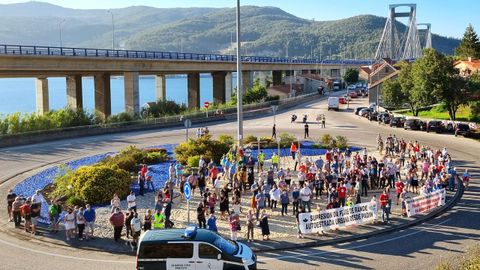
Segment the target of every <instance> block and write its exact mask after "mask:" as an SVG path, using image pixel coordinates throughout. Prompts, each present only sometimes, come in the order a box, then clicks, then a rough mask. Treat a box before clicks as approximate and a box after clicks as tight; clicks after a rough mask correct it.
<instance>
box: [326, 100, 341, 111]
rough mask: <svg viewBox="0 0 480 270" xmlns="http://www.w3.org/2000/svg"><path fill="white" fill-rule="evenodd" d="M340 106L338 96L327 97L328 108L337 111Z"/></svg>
mask: <svg viewBox="0 0 480 270" xmlns="http://www.w3.org/2000/svg"><path fill="white" fill-rule="evenodd" d="M339 106H340V99H339V98H338V97H329V98H328V110H330V109H332V110H335V111H338V109H339Z"/></svg>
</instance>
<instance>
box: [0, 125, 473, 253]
mask: <svg viewBox="0 0 480 270" xmlns="http://www.w3.org/2000/svg"><path fill="white" fill-rule="evenodd" d="M207 132H208V131H207ZM377 143H378V151H379V153H380V157H379V158H378V160H377V157H375V156H373V155H370V154H369V153H368V151H367V149H366V148H364V149H362V150H361V151H358V152H352V151H350V149H348V148H347V149H345V150H344V151H340V150H339V149H335V148H333V149H329V150H327V151H326V153H325V155H321V156H317V157H302V155H301V153H300V151H299V150H298V149H297V146H296V145H295V143H292V146H291V148H290V150H291V157H292V161H291V164H294V165H292V168H286V169H284V168H282V167H280V166H279V162H278V158H279V157H278V155H276V154H273V155H272V156H271V158H270V159H271V162H270V163H269V164H268V166H266V165H267V164H266V161H265V159H266V157H265V154H264V153H263V152H262V151H260V152H259V153H258V155H257V156H255V157H254V156H253V155H252V151H250V150H249V149H242V148H238V147H236V148H232V149H231V150H230V151H229V152H228V153H225V155H223V157H222V159H221V160H220V164H219V165H220V166H219V167H217V166H216V164H214V162H213V161H211V160H207V159H206V158H204V157H203V156H202V157H201V158H200V160H199V164H198V168H196V169H194V170H193V171H190V172H189V173H187V172H186V170H185V167H184V166H183V165H182V164H181V163H178V162H177V163H172V164H171V165H170V166H169V168H168V180H167V181H166V182H165V185H164V187H163V188H161V189H160V190H155V188H154V185H153V183H151V181H152V180H151V172H150V171H149V170H148V168H147V166H142V168H141V170H140V171H139V173H138V181H139V184H140V186H141V191H140V193H139V195H143V192H144V189H145V188H147V189H150V190H152V191H154V192H155V207H154V208H153V209H148V210H146V212H145V213H139V211H137V209H138V207H137V197H136V195H135V193H134V192H133V191H132V192H131V193H130V195H128V196H127V198H126V200H127V209H126V211H124V210H125V209H121V199H120V198H119V197H118V195H117V194H115V195H114V196H113V198H112V200H111V216H110V218H109V221H110V224H111V225H112V227H113V230H114V240H115V241H119V240H120V239H121V236H122V231H123V228H125V229H126V234H125V235H126V237H127V238H128V239H130V238H131V239H132V241H131V242H130V243H131V244H132V248H134V247H135V245H136V243H137V241H138V239H139V236H140V234H141V231H142V230H143V231H147V230H151V229H168V228H172V227H173V226H174V222H173V221H172V207H173V206H174V204H181V203H182V202H183V201H184V194H183V190H184V186H185V184H186V183H189V184H190V186H191V188H192V197H193V198H194V199H195V201H198V204H197V205H196V209H195V210H196V218H197V222H198V227H200V228H205V229H208V230H212V231H215V232H217V231H218V226H217V223H218V222H219V221H222V222H226V223H227V224H228V225H229V228H230V238H231V239H232V240H237V239H238V235H239V232H240V231H245V232H246V233H245V235H246V240H247V241H248V242H250V241H253V240H254V230H256V229H258V230H260V231H261V235H262V238H263V240H268V239H269V237H270V226H269V217H270V215H271V213H272V211H280V214H281V216H292V217H295V218H296V220H297V222H298V216H299V214H300V213H304V212H311V211H312V209H313V211H322V210H325V209H333V208H339V207H345V206H353V205H355V204H358V203H361V201H362V197H368V194H369V193H370V194H371V192H372V190H375V192H378V191H380V194H379V196H378V201H377V196H375V195H373V197H372V199H371V200H370V202H371V203H375V204H376V203H378V204H379V205H380V208H381V210H382V221H383V222H389V218H390V217H389V216H390V212H391V207H392V204H393V203H396V204H397V205H402V213H401V214H402V215H406V212H405V203H404V202H405V200H406V199H407V198H409V197H410V196H412V195H414V194H416V193H419V194H426V193H429V192H432V191H434V190H436V189H440V188H448V189H449V190H451V191H453V190H454V189H455V183H456V180H457V179H458V178H461V179H462V180H463V182H464V184H465V186H466V187H468V182H469V179H470V175H469V173H468V171H467V170H465V172H464V173H463V174H462V175H460V174H459V172H457V169H456V168H455V167H454V166H453V163H452V159H451V157H450V154H449V153H448V150H447V148H443V149H433V148H430V147H428V146H425V145H420V144H419V143H418V142H416V141H415V142H406V141H404V140H403V139H400V138H397V137H396V136H395V135H393V136H392V135H389V136H388V137H387V138H386V139H385V140H384V139H383V138H382V137H381V135H380V134H379V135H378V137H377ZM289 164H290V163H289ZM149 181H150V183H151V184H149ZM197 188H198V192H196V190H197ZM391 191H393V192H391ZM392 193H393V194H395V195H396V200H395V198H394V196H395V195H394V196H391V195H392ZM175 198H178V199H179V200H178V202H177V201H175V202H174V199H175ZM44 201H45V199H44V198H43V196H41V193H40V192H37V193H36V194H35V195H34V196H32V197H31V198H26V199H22V198H21V197H19V196H17V195H16V194H14V193H13V192H10V193H9V194H8V196H7V202H8V206H9V217H10V220H11V221H14V223H15V226H16V227H19V226H20V223H21V219H22V218H24V219H25V230H26V231H31V232H32V233H35V232H36V225H37V222H38V217H39V215H40V214H39V213H40V208H41V207H42V203H43V202H44ZM322 201H323V202H322ZM242 202H243V204H242ZM320 203H323V204H325V205H326V206H325V207H324V208H323V209H322V207H320ZM242 205H243V206H244V207H242ZM245 205H248V207H245ZM244 208H246V209H244ZM267 210H268V211H267ZM48 212H49V215H50V220H51V223H52V225H51V231H52V233H56V232H58V224H59V222H63V224H64V227H65V232H66V239H67V240H70V239H71V238H74V237H76V238H78V239H80V240H82V239H92V238H93V237H94V227H95V219H96V216H95V210H94V209H93V208H92V207H90V205H86V207H85V208H82V207H74V208H67V209H62V208H61V207H60V205H59V204H57V203H56V202H52V203H51V205H50V206H49V209H48ZM62 212H64V213H63V215H60V214H61V213H62ZM141 214H142V215H143V217H141V216H140V215H141ZM292 222H294V221H293V219H292ZM244 228H245V229H244ZM298 237H303V235H302V234H300V231H298Z"/></svg>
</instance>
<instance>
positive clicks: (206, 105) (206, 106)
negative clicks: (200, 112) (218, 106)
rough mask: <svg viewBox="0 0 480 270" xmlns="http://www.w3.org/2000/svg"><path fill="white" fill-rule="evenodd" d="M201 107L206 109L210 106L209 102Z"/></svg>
mask: <svg viewBox="0 0 480 270" xmlns="http://www.w3.org/2000/svg"><path fill="white" fill-rule="evenodd" d="M203 106H204V107H205V109H208V106H210V102H208V101H205V102H204V103H203Z"/></svg>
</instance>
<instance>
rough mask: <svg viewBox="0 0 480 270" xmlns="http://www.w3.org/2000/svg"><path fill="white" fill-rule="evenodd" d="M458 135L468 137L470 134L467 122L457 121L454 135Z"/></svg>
mask: <svg viewBox="0 0 480 270" xmlns="http://www.w3.org/2000/svg"><path fill="white" fill-rule="evenodd" d="M458 135H462V136H464V137H468V135H470V127H469V126H468V125H467V124H464V123H458V124H457V127H456V128H455V137H457V136H458Z"/></svg>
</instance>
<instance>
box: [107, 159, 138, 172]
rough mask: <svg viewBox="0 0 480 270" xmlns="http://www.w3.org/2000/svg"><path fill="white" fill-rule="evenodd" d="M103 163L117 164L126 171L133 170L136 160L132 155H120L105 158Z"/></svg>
mask: <svg viewBox="0 0 480 270" xmlns="http://www.w3.org/2000/svg"><path fill="white" fill-rule="evenodd" d="M102 163H105V164H106V165H108V166H110V167H111V166H114V165H116V166H118V168H120V169H122V170H125V171H127V172H131V171H134V169H135V167H136V165H137V161H136V160H135V159H134V158H133V157H132V156H120V157H111V158H107V159H106V160H105V162H102Z"/></svg>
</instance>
